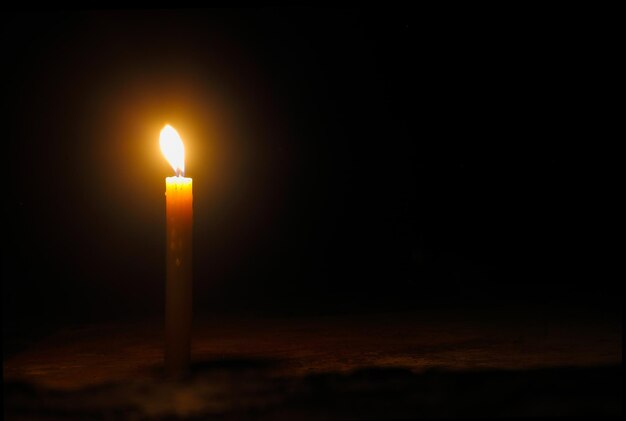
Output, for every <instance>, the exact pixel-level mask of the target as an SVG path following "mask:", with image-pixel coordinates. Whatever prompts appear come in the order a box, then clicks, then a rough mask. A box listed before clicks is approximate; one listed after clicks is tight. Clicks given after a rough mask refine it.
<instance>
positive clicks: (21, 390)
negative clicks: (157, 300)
mask: <svg viewBox="0 0 626 421" xmlns="http://www.w3.org/2000/svg"><path fill="white" fill-rule="evenodd" d="M161 328H162V326H161V324H160V323H159V321H158V320H157V321H143V322H133V323H124V324H122V323H118V324H101V325H86V326H78V325H77V326H74V327H71V328H69V327H68V328H66V329H63V330H60V331H58V332H57V333H55V334H53V335H51V336H48V337H46V338H44V339H42V340H40V341H38V342H36V343H33V344H31V345H30V346H29V347H27V348H26V349H24V350H23V351H21V352H19V353H16V354H14V355H12V356H10V357H9V358H7V359H6V360H5V362H4V376H5V404H6V409H5V415H8V416H9V418H13V419H30V418H43V419H65V418H77V419H78V418H81V417H101V416H104V417H113V418H118V417H120V418H131V419H134V418H145V417H148V418H163V417H169V416H178V417H194V416H196V417H202V416H205V415H220V416H224V417H227V418H229V417H234V418H240V417H260V418H285V419H289V418H291V417H297V418H307V417H312V418H319V417H321V418H326V417H330V418H337V417H339V418H345V417H348V418H353V417H357V418H368V417H389V416H391V417H419V416H427V417H428V416H439V415H443V416H465V415H467V416H481V415H505V416H506V415H572V414H582V413H588V414H608V415H619V414H621V412H622V398H621V391H622V389H623V386H622V371H621V361H622V343H621V341H622V339H621V338H622V330H621V321H616V320H612V321H607V320H587V319H584V318H578V319H577V318H576V317H575V315H571V314H570V315H564V314H556V315H555V314H551V315H547V314H543V315H541V314H539V315H537V314H534V315H533V316H532V317H520V316H515V317H512V316H511V315H508V316H507V317H501V318H497V317H495V318H494V317H493V315H489V316H484V317H479V316H476V315H474V316H471V317H470V316H467V315H464V314H461V313H459V314H458V315H456V316H455V315H450V314H434V313H430V314H428V315H427V316H426V315H422V316H419V315H415V314H382V315H362V316H350V317H348V316H334V317H314V318H313V317H309V318H303V317H299V318H238V319H235V318H226V317H218V316H214V317H211V318H209V319H205V320H199V321H198V322H197V323H196V325H195V330H194V343H193V360H194V366H193V375H192V376H191V378H189V379H187V380H185V381H178V382H171V381H167V380H164V379H163V378H162V377H161V370H160V367H161V359H162V351H161V350H162V343H161V334H162V331H161Z"/></svg>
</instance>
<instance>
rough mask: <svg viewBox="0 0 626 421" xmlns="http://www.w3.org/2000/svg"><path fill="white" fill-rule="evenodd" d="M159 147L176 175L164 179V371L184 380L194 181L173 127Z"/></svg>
mask: <svg viewBox="0 0 626 421" xmlns="http://www.w3.org/2000/svg"><path fill="white" fill-rule="evenodd" d="M160 145H161V151H162V152H163V155H165V158H166V159H167V161H168V162H169V163H170V165H171V166H172V168H174V172H175V174H176V176H175V177H167V178H166V179H165V202H166V206H165V208H166V210H165V213H166V217H167V223H166V225H167V226H166V233H167V234H166V241H167V251H166V280H165V355H164V357H165V371H166V373H167V374H168V375H170V376H182V375H184V374H185V373H186V372H187V371H188V369H189V360H190V353H191V352H190V348H191V308H192V294H191V291H192V279H193V278H192V268H191V257H192V248H191V244H192V226H193V213H192V180H191V178H186V177H184V174H185V149H184V146H183V142H182V140H181V138H180V136H179V135H178V133H177V132H176V130H174V128H173V127H171V126H169V125H167V126H165V127H164V128H163V130H161V138H160Z"/></svg>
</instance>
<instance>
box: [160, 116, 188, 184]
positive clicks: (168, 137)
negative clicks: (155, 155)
mask: <svg viewBox="0 0 626 421" xmlns="http://www.w3.org/2000/svg"><path fill="white" fill-rule="evenodd" d="M159 144H160V145H161V152H163V156H165V159H167V162H169V163H170V165H171V166H172V168H174V172H175V173H176V175H178V174H179V173H180V174H181V175H183V174H184V173H185V147H184V145H183V141H182V139H181V138H180V136H179V135H178V132H177V131H176V129H174V128H173V127H172V126H170V125H169V124H167V125H166V126H165V127H163V130H161V136H160V139H159Z"/></svg>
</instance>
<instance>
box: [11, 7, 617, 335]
mask: <svg viewBox="0 0 626 421" xmlns="http://www.w3.org/2000/svg"><path fill="white" fill-rule="evenodd" d="M2 19H3V32H4V34H3V41H4V57H3V58H4V60H3V61H4V65H3V67H4V68H3V72H4V77H3V92H4V93H3V107H4V109H3V117H4V119H3V120H4V123H3V131H2V137H3V157H4V162H5V164H8V168H7V167H5V182H4V192H3V203H4V205H3V206H4V218H5V219H4V226H5V228H4V232H5V234H4V235H3V241H2V243H3V255H2V270H3V277H2V278H3V280H2V293H3V294H2V295H3V316H4V318H3V319H4V322H3V330H4V335H5V339H6V338H9V339H11V338H12V337H13V336H16V335H19V334H24V332H29V331H36V330H37V329H46V326H52V325H55V324H58V325H62V324H67V323H83V322H90V321H96V320H113V319H119V318H122V319H124V318H130V317H144V316H145V317H147V316H154V315H160V314H162V313H163V302H164V299H163V298H164V297H163V293H164V262H165V258H164V250H165V245H164V237H165V226H164V223H165V217H164V211H165V202H164V200H165V199H164V196H163V192H164V188H165V187H164V178H165V177H166V176H170V175H172V170H171V168H169V166H168V164H167V163H166V161H165V159H164V158H163V157H162V156H161V153H160V151H159V149H158V134H159V131H160V129H161V128H162V127H163V125H164V124H166V123H169V124H172V125H173V126H174V127H175V128H177V129H178V131H179V133H180V134H181V136H182V138H183V141H184V142H185V145H186V149H187V174H186V175H187V176H189V177H192V178H193V179H194V218H195V221H194V222H195V224H194V235H195V237H194V273H195V279H194V288H195V294H194V300H195V304H194V305H195V307H194V309H195V311H196V314H202V313H203V312H233V313H247V312H252V313H255V314H257V313H258V314H287V315H290V314H300V313H303V314H325V313H337V312H355V313H356V312H372V311H390V310H403V311H406V310H413V309H416V310H417V309H424V308H444V309H445V308H456V307H458V306H465V307H470V308H471V307H475V308H480V307H484V306H492V307H493V306H496V307H498V306H501V307H508V306H518V307H519V308H520V309H521V310H520V311H528V312H532V311H535V309H536V308H538V307H540V306H549V307H557V308H558V307H559V306H562V307H563V308H565V307H568V308H574V309H577V308H579V309H584V310H585V311H590V312H596V313H598V314H600V313H602V312H604V311H607V309H616V308H617V306H618V305H619V308H620V309H621V304H618V303H620V302H621V294H617V292H616V290H615V287H613V286H611V283H610V279H606V278H603V277H601V276H600V275H599V272H598V265H599V264H598V260H597V258H596V257H597V256H596V254H597V252H596V250H597V249H598V240H596V239H595V238H596V233H597V231H598V230H599V228H597V223H598V217H597V216H596V215H597V214H596V213H595V212H596V210H595V209H596V203H598V199H599V196H600V195H599V193H596V191H597V190H596V188H597V186H596V185H595V184H594V182H593V181H592V180H593V178H592V177H593V175H594V174H593V173H594V170H593V169H592V164H593V163H592V159H591V158H589V157H588V156H587V151H588V149H589V148H590V146H589V145H591V144H592V143H593V142H595V141H596V131H595V130H596V128H597V127H599V126H601V125H602V123H601V116H600V115H599V114H600V113H599V112H598V111H597V109H598V108H597V103H598V99H597V91H598V90H599V89H600V88H599V84H600V83H601V75H600V73H602V72H601V71H600V70H601V66H602V65H603V63H604V60H605V58H606V51H604V50H603V48H602V42H599V41H602V39H601V38H602V36H603V35H602V33H599V32H598V31H597V27H590V26H589V25H588V23H589V22H588V21H587V20H585V19H584V11H581V10H563V9H558V10H546V9H542V10H531V9H520V8H513V7H511V8H510V9H497V8H495V9H494V8H493V7H490V8H486V7H485V8H481V7H480V6H477V5H475V4H473V5H462V4H454V5H453V4H447V5H442V6H441V7H438V8H428V7H421V8H414V9H393V8H390V9H382V10H378V9H357V10H320V9H261V10H237V11H233V10H154V11H149V10H148V11H146V10H137V11H130V10H129V11H65V12H62V11H56V12H39V13H26V12H23V13H12V14H6V15H4V16H3V17H2ZM588 19H591V18H590V17H589V18H588ZM618 295H620V296H619V297H618ZM620 311H621V310H620Z"/></svg>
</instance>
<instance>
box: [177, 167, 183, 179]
mask: <svg viewBox="0 0 626 421" xmlns="http://www.w3.org/2000/svg"><path fill="white" fill-rule="evenodd" d="M182 176H183V170H181V169H180V168H176V177H182Z"/></svg>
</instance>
